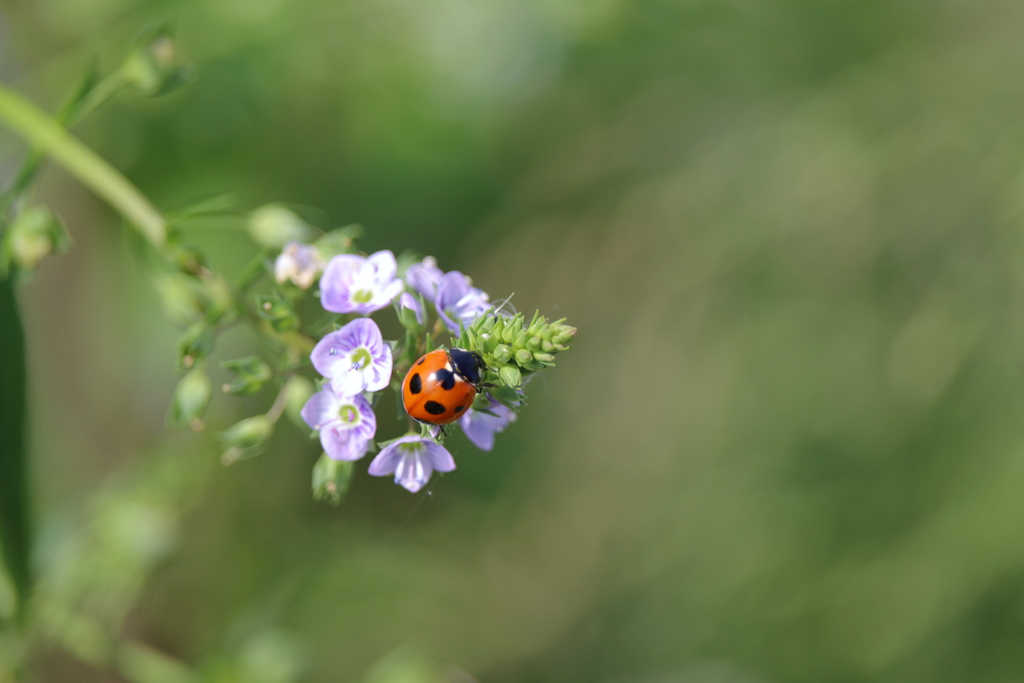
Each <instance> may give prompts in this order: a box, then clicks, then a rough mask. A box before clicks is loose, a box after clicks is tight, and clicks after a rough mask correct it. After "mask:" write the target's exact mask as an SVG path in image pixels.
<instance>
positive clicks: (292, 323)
mask: <svg viewBox="0 0 1024 683" xmlns="http://www.w3.org/2000/svg"><path fill="white" fill-rule="evenodd" d="M257 302H258V304H259V307H258V308H257V311H256V312H257V313H259V316H260V317H261V318H263V319H264V320H266V321H267V322H269V323H270V326H271V327H273V328H274V329H275V330H276V331H278V332H288V331H289V330H294V329H297V328H298V326H299V319H298V317H297V316H296V315H295V313H294V312H293V311H292V309H291V306H289V305H288V304H287V303H286V302H285V301H284V299H282V298H281V297H279V296H277V295H276V294H272V295H270V296H261V297H259V298H258V299H257Z"/></svg>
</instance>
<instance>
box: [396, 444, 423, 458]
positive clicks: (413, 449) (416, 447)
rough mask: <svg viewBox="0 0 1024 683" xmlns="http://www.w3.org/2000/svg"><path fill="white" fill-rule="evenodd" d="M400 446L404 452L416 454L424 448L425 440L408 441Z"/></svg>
mask: <svg viewBox="0 0 1024 683" xmlns="http://www.w3.org/2000/svg"><path fill="white" fill-rule="evenodd" d="M398 448H399V450H401V451H402V453H404V454H406V455H416V454H417V453H419V452H420V451H421V450H423V442H422V441H407V442H405V443H403V444H401V445H399V447H398Z"/></svg>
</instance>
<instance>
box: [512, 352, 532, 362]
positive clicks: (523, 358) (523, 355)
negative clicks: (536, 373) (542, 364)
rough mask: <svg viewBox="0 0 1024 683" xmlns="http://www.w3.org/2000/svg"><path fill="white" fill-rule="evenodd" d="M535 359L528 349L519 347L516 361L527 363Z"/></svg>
mask: <svg viewBox="0 0 1024 683" xmlns="http://www.w3.org/2000/svg"><path fill="white" fill-rule="evenodd" d="M532 360H533V354H532V353H530V352H529V351H527V350H526V349H519V350H518V351H516V362H517V363H519V364H520V365H525V364H527V363H529V362H531V361H532Z"/></svg>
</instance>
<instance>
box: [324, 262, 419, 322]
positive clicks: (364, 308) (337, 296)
mask: <svg viewBox="0 0 1024 683" xmlns="http://www.w3.org/2000/svg"><path fill="white" fill-rule="evenodd" d="M397 268H398V266H397V264H396V263H395V255H394V254H392V253H391V252H390V251H387V250H384V251H378V252H377V253H376V254H372V255H371V256H370V257H368V258H363V257H362V256H356V255H354V254H339V255H338V256H335V257H334V258H332V259H331V260H330V261H329V262H328V263H327V268H326V269H325V270H324V276H323V277H322V278H320V303H321V305H322V306H323V307H324V309H326V310H328V311H332V312H334V313H360V314H362V315H368V314H370V313H373V312H374V311H379V310H380V309H382V308H384V307H385V306H387V305H388V304H389V303H391V300H392V299H394V298H395V297H396V296H398V295H399V293H400V292H401V291H402V281H401V280H398V279H396V278H395V271H396V270H397Z"/></svg>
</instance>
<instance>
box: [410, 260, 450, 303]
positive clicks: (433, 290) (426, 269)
mask: <svg viewBox="0 0 1024 683" xmlns="http://www.w3.org/2000/svg"><path fill="white" fill-rule="evenodd" d="M442 277H444V271H443V270H441V269H440V268H438V267H437V261H436V260H435V259H434V257H433V256H428V257H426V258H425V259H423V261H421V262H420V263H414V264H412V265H411V266H409V267H408V268H406V269H405V282H406V284H408V285H409V286H410V287H412V288H413V289H415V290H416V291H417V292H419V293H420V294H422V295H423V296H424V297H425V298H427V299H429V300H430V301H433V300H434V297H436V296H437V286H438V285H439V284H440V283H441V278H442Z"/></svg>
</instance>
